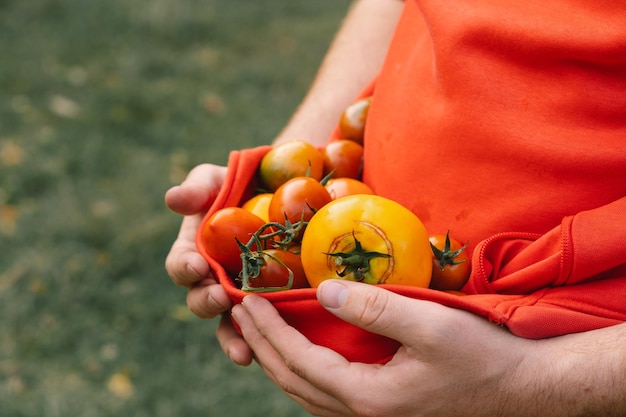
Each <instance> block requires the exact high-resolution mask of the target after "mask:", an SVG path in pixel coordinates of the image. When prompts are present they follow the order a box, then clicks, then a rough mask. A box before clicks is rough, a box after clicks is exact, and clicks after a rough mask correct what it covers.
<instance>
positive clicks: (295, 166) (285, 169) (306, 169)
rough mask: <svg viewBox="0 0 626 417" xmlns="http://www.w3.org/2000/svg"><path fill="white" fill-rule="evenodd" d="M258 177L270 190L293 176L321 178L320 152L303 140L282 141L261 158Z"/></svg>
mask: <svg viewBox="0 0 626 417" xmlns="http://www.w3.org/2000/svg"><path fill="white" fill-rule="evenodd" d="M258 171H259V177H260V179H261V182H262V184H263V185H264V186H265V187H267V189H268V190H269V191H270V192H273V191H275V190H276V189H277V188H278V187H280V186H281V185H282V184H284V183H285V182H287V181H288V180H290V179H291V178H295V177H304V176H308V177H311V178H314V179H316V180H318V181H319V180H321V179H322V175H323V172H324V158H323V157H322V153H321V152H320V151H319V150H318V149H317V148H316V147H315V146H313V145H311V144H310V143H308V142H305V141H303V140H299V139H297V140H292V141H289V142H284V143H281V144H279V145H277V146H276V147H274V148H273V149H272V150H270V151H269V152H268V153H266V154H265V155H264V156H263V158H262V159H261V163H260V165H259V169H258Z"/></svg>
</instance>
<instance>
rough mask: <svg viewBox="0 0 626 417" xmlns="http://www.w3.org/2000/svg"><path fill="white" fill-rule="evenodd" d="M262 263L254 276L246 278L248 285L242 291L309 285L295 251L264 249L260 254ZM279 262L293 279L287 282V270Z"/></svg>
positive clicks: (271, 289)
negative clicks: (291, 274)
mask: <svg viewBox="0 0 626 417" xmlns="http://www.w3.org/2000/svg"><path fill="white" fill-rule="evenodd" d="M261 257H262V259H263V264H262V266H261V268H260V270H259V275H258V276H257V277H256V278H249V279H248V286H247V287H245V286H244V287H243V288H242V289H243V290H244V291H255V292H260V291H263V290H265V291H276V290H280V289H296V288H307V287H308V286H309V283H308V281H307V280H306V276H305V275H304V269H303V268H302V262H301V260H300V256H298V255H297V254H295V253H292V252H289V251H284V250H280V249H267V250H264V251H263V253H262V255H261ZM281 262H282V263H283V264H284V265H285V266H286V267H287V268H289V269H290V270H291V271H292V272H293V281H292V283H291V286H290V287H288V288H287V285H288V283H289V271H288V270H287V268H285V266H283V265H281Z"/></svg>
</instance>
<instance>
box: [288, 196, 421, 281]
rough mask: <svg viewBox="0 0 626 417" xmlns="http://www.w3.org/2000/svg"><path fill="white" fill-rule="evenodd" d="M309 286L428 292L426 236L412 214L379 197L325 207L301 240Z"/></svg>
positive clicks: (356, 198) (351, 199) (346, 200)
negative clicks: (333, 282)
mask: <svg viewBox="0 0 626 417" xmlns="http://www.w3.org/2000/svg"><path fill="white" fill-rule="evenodd" d="M300 256H301V257H302V265H303V267H304V271H305V273H306V276H307V279H308V281H309V284H310V285H311V286H312V287H317V286H318V285H319V284H320V283H321V282H322V281H324V280H327V279H332V278H343V279H347V280H352V281H360V282H365V283H368V284H398V285H412V286H417V287H422V288H426V287H428V284H429V283H430V277H431V269H432V253H431V250H430V245H429V242H428V234H427V232H426V229H425V227H424V225H423V224H422V222H421V221H420V219H419V218H418V217H417V216H416V215H415V214H413V212H411V211H410V210H408V209H407V208H405V207H403V206H402V205H400V204H398V203H396V202H395V201H392V200H389V199H386V198H384V197H381V196H377V195H363V194H359V195H352V196H348V197H343V198H340V199H337V200H334V201H332V202H330V203H328V204H327V205H325V206H324V207H322V208H321V209H320V210H319V211H318V212H317V213H315V215H314V216H313V217H312V218H311V220H310V221H309V224H308V226H307V228H306V229H305V231H304V237H303V238H302V246H301V254H300Z"/></svg>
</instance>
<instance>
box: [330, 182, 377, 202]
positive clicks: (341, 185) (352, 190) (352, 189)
mask: <svg viewBox="0 0 626 417" xmlns="http://www.w3.org/2000/svg"><path fill="white" fill-rule="evenodd" d="M324 187H325V188H326V190H327V191H328V193H329V194H330V196H331V197H332V199H333V200H336V199H338V198H341V197H345V196H347V195H354V194H374V191H373V190H372V189H371V188H370V187H369V186H368V185H367V184H365V183H364V182H361V181H359V180H355V179H354V178H344V177H342V178H331V179H330V180H328V181H327V182H326V185H324Z"/></svg>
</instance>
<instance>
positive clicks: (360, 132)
mask: <svg viewBox="0 0 626 417" xmlns="http://www.w3.org/2000/svg"><path fill="white" fill-rule="evenodd" d="M371 102H372V98H371V97H366V98H363V99H361V100H357V101H356V102H354V103H352V104H351V105H349V106H348V107H347V108H346V109H345V110H344V112H343V113H342V115H341V118H340V119H339V132H340V133H341V135H342V136H343V137H344V138H346V139H350V140H353V141H355V142H358V143H361V144H362V143H363V136H364V132H365V123H366V121H367V113H368V112H369V108H370V103H371Z"/></svg>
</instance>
